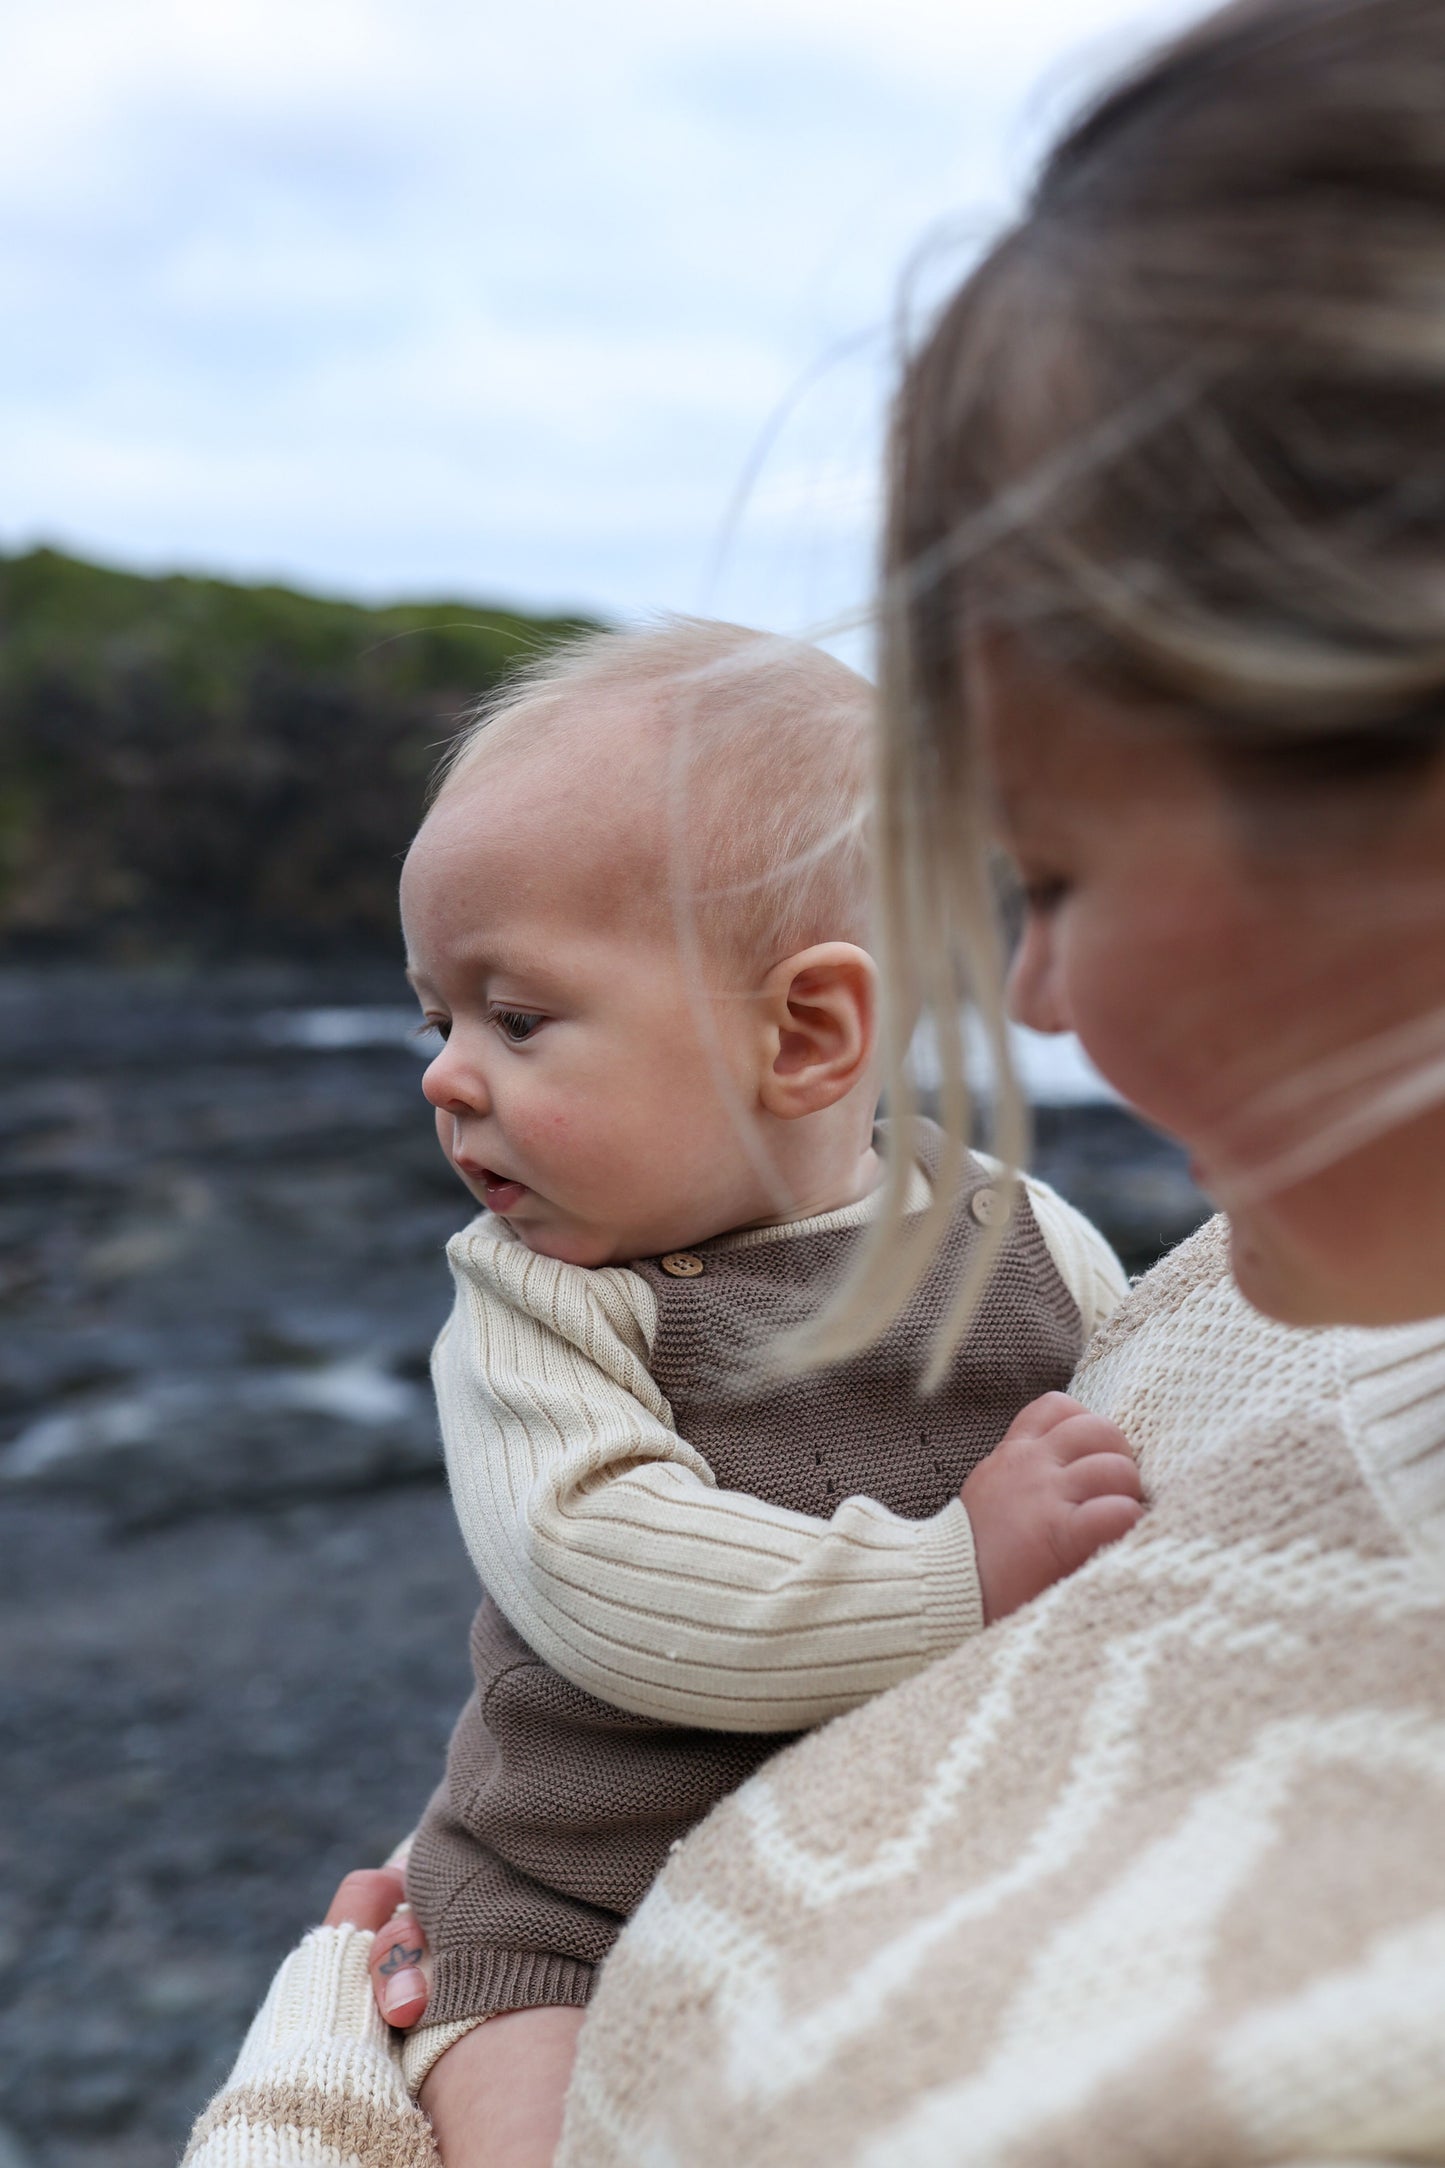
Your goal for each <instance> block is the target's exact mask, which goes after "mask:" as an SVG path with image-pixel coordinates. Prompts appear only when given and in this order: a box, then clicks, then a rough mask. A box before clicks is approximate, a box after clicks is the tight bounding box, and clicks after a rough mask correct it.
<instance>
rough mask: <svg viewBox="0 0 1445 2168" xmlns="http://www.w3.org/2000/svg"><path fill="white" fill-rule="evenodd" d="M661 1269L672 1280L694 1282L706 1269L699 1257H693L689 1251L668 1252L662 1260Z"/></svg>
mask: <svg viewBox="0 0 1445 2168" xmlns="http://www.w3.org/2000/svg"><path fill="white" fill-rule="evenodd" d="M662 1269H663V1271H664V1272H666V1273H668V1274H670V1275H671V1277H672V1278H673V1279H674V1280H695V1279H697V1277H698V1276H699V1274H700V1273H703V1272H705V1271H706V1270H707V1267H706V1265H704V1263H703V1261H702V1259H701V1258H700V1257H694V1256H693V1253H692V1251H691V1250H669V1251H668V1253H667V1255H666V1257H664V1258H663V1260H662Z"/></svg>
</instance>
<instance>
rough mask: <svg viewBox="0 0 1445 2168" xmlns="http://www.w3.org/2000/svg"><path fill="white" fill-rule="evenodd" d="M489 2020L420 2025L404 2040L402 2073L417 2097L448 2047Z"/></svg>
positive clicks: (474, 2018)
mask: <svg viewBox="0 0 1445 2168" xmlns="http://www.w3.org/2000/svg"><path fill="white" fill-rule="evenodd" d="M486 2022H487V2021H486V2019H485V2017H462V2018H457V2019H456V2020H455V2022H454V2023H452V2024H450V2025H434V2024H427V2025H417V2026H414V2027H413V2029H412V2030H411V2031H410V2032H409V2033H407V2034H406V2035H405V2036H404V2038H403V2040H402V2043H401V2074H402V2076H403V2077H404V2078H405V2080H406V2089H407V2091H408V2092H409V2093H410V2094H411V2097H412V2099H413V2100H415V2099H416V2096H417V2094H418V2093H419V2092H420V2091H421V2089H422V2087H423V2085H425V2083H426V2081H427V2079H428V2078H429V2077H430V2076H431V2073H432V2071H433V2069H434V2068H435V2066H436V2065H437V2064H438V2063H439V2062H440V2061H441V2059H442V2057H443V2056H444V2055H445V2054H446V2051H447V2049H448V2048H454V2047H455V2046H456V2044H457V2042H458V2041H459V2040H465V2039H466V2037H467V2034H468V2033H469V2032H475V2031H476V2029H477V2027H478V2026H479V2025H485V2024H486Z"/></svg>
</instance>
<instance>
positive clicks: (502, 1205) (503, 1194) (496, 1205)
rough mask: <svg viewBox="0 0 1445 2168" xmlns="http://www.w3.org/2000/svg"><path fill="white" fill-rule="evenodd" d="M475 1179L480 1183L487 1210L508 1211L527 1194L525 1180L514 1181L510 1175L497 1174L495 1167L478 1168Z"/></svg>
mask: <svg viewBox="0 0 1445 2168" xmlns="http://www.w3.org/2000/svg"><path fill="white" fill-rule="evenodd" d="M477 1179H478V1180H479V1181H480V1183H481V1185H482V1192H483V1195H484V1196H485V1197H486V1200H487V1210H488V1211H489V1212H510V1211H511V1210H512V1208H513V1206H514V1205H516V1204H518V1203H520V1201H521V1199H522V1198H523V1197H525V1196H526V1194H527V1185H526V1183H525V1182H514V1181H513V1180H512V1179H511V1177H510V1175H505V1174H499V1173H498V1172H497V1170H496V1168H495V1167H482V1168H479V1170H478V1174H477Z"/></svg>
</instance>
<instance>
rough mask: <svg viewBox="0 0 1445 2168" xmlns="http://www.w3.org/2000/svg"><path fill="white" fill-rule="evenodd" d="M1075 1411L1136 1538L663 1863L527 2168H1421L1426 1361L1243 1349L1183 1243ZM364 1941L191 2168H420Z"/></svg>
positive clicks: (1437, 1699) (1438, 2049)
mask: <svg viewBox="0 0 1445 2168" xmlns="http://www.w3.org/2000/svg"><path fill="white" fill-rule="evenodd" d="M1077 1389H1078V1390H1079V1392H1080V1396H1081V1397H1082V1398H1084V1399H1085V1400H1086V1401H1088V1402H1089V1404H1090V1405H1092V1406H1094V1407H1096V1408H1097V1409H1098V1410H1099V1411H1100V1412H1101V1413H1104V1414H1107V1415H1109V1416H1110V1417H1112V1418H1113V1419H1114V1420H1115V1421H1117V1422H1119V1423H1120V1424H1121V1425H1122V1426H1123V1427H1124V1429H1125V1430H1126V1431H1127V1432H1128V1433H1129V1435H1130V1436H1131V1437H1132V1438H1133V1439H1134V1441H1135V1443H1136V1446H1137V1448H1138V1450H1139V1453H1140V1459H1141V1464H1142V1466H1143V1468H1144V1472H1145V1475H1146V1480H1147V1483H1148V1486H1149V1489H1150V1491H1151V1494H1152V1497H1153V1510H1152V1512H1151V1514H1150V1516H1149V1518H1148V1520H1147V1521H1146V1522H1145V1524H1144V1525H1143V1527H1142V1528H1141V1529H1140V1530H1139V1531H1138V1532H1136V1534H1135V1535H1134V1536H1132V1537H1131V1538H1129V1539H1128V1540H1127V1541H1126V1542H1125V1543H1123V1544H1121V1545H1119V1546H1117V1547H1116V1548H1115V1549H1114V1550H1113V1551H1111V1552H1108V1553H1106V1554H1104V1555H1103V1556H1101V1557H1100V1558H1099V1559H1097V1560H1096V1561H1095V1562H1094V1563H1093V1564H1092V1565H1091V1566H1089V1567H1087V1568H1085V1570H1084V1571H1083V1572H1082V1573H1081V1574H1078V1575H1076V1576H1075V1577H1074V1578H1073V1579H1072V1580H1071V1581H1069V1582H1066V1583H1064V1584H1062V1585H1061V1586H1060V1587H1059V1588H1057V1589H1055V1590H1053V1591H1052V1592H1051V1593H1050V1594H1049V1595H1048V1596H1046V1597H1045V1598H1043V1599H1042V1600H1041V1601H1040V1602H1039V1603H1037V1604H1034V1605H1032V1606H1030V1607H1029V1608H1028V1609H1027V1610H1026V1611H1025V1612H1023V1613H1021V1614H1019V1615H1018V1617H1017V1618H1015V1619H1013V1620H1010V1621H1008V1622H1006V1624H1005V1625H1004V1626H1002V1627H1001V1628H998V1629H995V1630H994V1631H992V1632H990V1633H988V1634H986V1635H984V1636H983V1637H982V1638H981V1639H978V1640H975V1641H973V1642H971V1643H969V1644H967V1645H965V1646H964V1647H962V1648H960V1649H959V1650H958V1651H956V1652H955V1653H954V1654H952V1655H950V1656H948V1657H946V1658H944V1659H943V1660H942V1661H941V1662H939V1663H938V1664H936V1665H934V1666H933V1667H932V1668H931V1669H929V1670H928V1671H926V1672H924V1673H923V1674H922V1675H920V1676H919V1677H918V1678H916V1679H915V1680H913V1681H912V1683H910V1684H908V1685H906V1686H903V1687H901V1688H899V1689H897V1690H896V1691H894V1692H892V1693H890V1694H887V1695H885V1696H883V1697H882V1698H881V1699H879V1700H878V1701H875V1702H873V1703H871V1704H869V1705H868V1706H867V1707H866V1708H864V1709H861V1710H859V1711H857V1712H855V1713H854V1714H852V1715H850V1716H848V1717H845V1718H843V1719H841V1720H840V1721H838V1722H837V1723H834V1724H830V1725H828V1726H827V1727H826V1728H825V1729H824V1730H823V1731H821V1732H820V1733H818V1734H816V1735H815V1736H814V1737H812V1738H810V1739H807V1740H804V1741H802V1742H800V1743H799V1744H798V1745H797V1746H795V1747H793V1748H790V1749H788V1750H787V1751H786V1752H785V1753H784V1754H783V1755H782V1756H780V1757H779V1759H778V1760H777V1761H776V1762H774V1763H771V1764H770V1765H769V1767H768V1768H767V1769H766V1770H765V1771H764V1772H763V1773H762V1774H761V1775H760V1776H758V1777H757V1778H755V1779H754V1780H753V1781H752V1782H751V1783H750V1784H749V1785H747V1786H746V1787H745V1788H744V1789H743V1791H741V1792H740V1793H738V1794H737V1795H736V1796H735V1797H734V1798H733V1799H732V1800H730V1801H728V1802H727V1803H726V1804H725V1805H724V1806H723V1807H722V1808H721V1809H719V1811H718V1812H717V1813H716V1814H715V1815H714V1816H713V1817H712V1818H711V1819H710V1820H709V1821H708V1822H707V1823H706V1824H705V1825H704V1827H703V1828H702V1829H701V1830H700V1831H698V1832H697V1833H696V1834H695V1835H694V1836H693V1837H692V1838H690V1839H689V1840H688V1842H687V1843H686V1844H685V1845H684V1846H683V1848H682V1850H681V1851H680V1853H679V1854H678V1856H677V1858H676V1859H675V1861H674V1862H673V1863H672V1865H671V1866H670V1867H669V1869H668V1870H667V1872H666V1873H665V1874H664V1876H663V1878H662V1880H661V1882H660V1883H659V1884H658V1886H657V1888H656V1890H655V1891H654V1892H653V1894H652V1896H651V1897H649V1898H648V1899H647V1901H646V1902H645V1903H644V1905H643V1907H642V1910H641V1911H640V1913H639V1914H638V1916H637V1918H636V1919H635V1920H634V1922H633V1923H632V1925H631V1926H630V1927H629V1929H628V1930H627V1933H626V1934H625V1935H624V1937H623V1939H622V1941H621V1943H620V1944H619V1946H618V1948H617V1951H616V1953H615V1954H614V1956H613V1958H612V1959H611V1960H610V1961H609V1963H608V1965H607V1967H606V1968H605V1970H604V1974H603V1979H602V1983H601V1986H600V1989H599V1993H598V1997H597V2000H596V2002H595V2004H594V2006H593V2011H592V2014H591V2015H590V2017H589V2020H588V2025H587V2028H586V2031H585V2033H584V2036H583V2047H582V2054H581V2058H580V2061H579V2067H578V2073H577V2079H576V2082H575V2084H574V2086H573V2090H572V2095H571V2100H570V2104H569V2114H568V2123H567V2129H566V2132H565V2134H564V2138H563V2145H562V2152H561V2156H560V2159H559V2168H621V2164H622V2163H627V2164H628V2168H634V2164H640V2163H647V2164H656V2168H662V2164H673V2163H676V2164H679V2168H711V2164H714V2163H715V2164H718V2168H722V2164H723V2163H726V2164H727V2168H734V2164H735V2163H737V2162H738V2161H745V2162H747V2163H748V2164H749V2168H772V2164H778V2168H781V2164H783V2163H788V2164H790V2168H791V2164H801V2168H808V2164H811V2163H817V2164H818V2168H823V2164H824V2163H827V2164H829V2168H832V2164H834V2163H845V2162H846V2163H857V2164H859V2168H926V2164H928V2168H931V2164H935V2163H937V2164H939V2168H942V2164H944V2163H948V2164H954V2163H962V2162H967V2163H969V2164H970V2168H974V2164H980V2168H982V2164H989V2163H995V2162H997V2163H1005V2162H1006V2163H1010V2164H1014V2163H1018V2164H1028V2168H1045V2164H1049V2168H1052V2164H1057V2163H1090V2164H1095V2163H1097V2164H1099V2168H1105V2164H1107V2168H1116V2164H1130V2163H1135V2162H1137V2163H1139V2164H1140V2168H1143V2164H1144V2163H1146V2162H1147V2163H1150V2164H1159V2163H1166V2162H1167V2163H1178V2164H1184V2163H1190V2164H1195V2163H1200V2164H1203V2163H1211V2164H1213V2163H1218V2164H1220V2168H1224V2164H1226V2163H1227V2164H1235V2163H1244V2162H1265V2161H1272V2162H1286V2161H1289V2162H1295V2163H1298V2164H1303V2163H1305V2162H1312V2163H1322V2162H1324V2161H1325V2160H1329V2161H1332V2162H1335V2163H1337V2164H1339V2163H1344V2162H1346V2161H1356V2162H1360V2161H1366V2160H1368V2161H1378V2162H1383V2161H1385V2160H1415V2161H1418V2160H1427V2161H1437V2162H1440V2161H1445V1836H1442V1831H1445V1325H1440V1324H1436V1325H1430V1326H1420V1327H1408V1328H1400V1329H1398V1330H1395V1331H1390V1332H1381V1333H1365V1332H1343V1331H1342V1332H1319V1333H1293V1332H1289V1331H1286V1330H1285V1329H1283V1328H1281V1327H1278V1326H1274V1325H1271V1324H1269V1323H1267V1322H1266V1321H1264V1320H1262V1319H1260V1318H1258V1317H1256V1316H1255V1315H1254V1314H1253V1313H1251V1312H1249V1311H1248V1310H1246V1309H1245V1307H1244V1306H1243V1304H1242V1303H1241V1302H1240V1301H1239V1299H1238V1297H1237V1296H1236V1295H1235V1294H1234V1291H1233V1289H1232V1286H1231V1285H1230V1284H1229V1281H1228V1276H1227V1270H1226V1266H1225V1259H1224V1249H1223V1242H1222V1238H1221V1236H1220V1234H1219V1231H1218V1228H1217V1226H1215V1227H1212V1228H1211V1229H1209V1230H1206V1231H1205V1233H1204V1234H1203V1235H1202V1236H1200V1237H1196V1238H1195V1239H1194V1241H1193V1242H1191V1243H1189V1244H1187V1245H1186V1246H1185V1248H1184V1249H1183V1250H1182V1251H1180V1252H1177V1253H1176V1255H1175V1256H1174V1257H1173V1258H1172V1259H1170V1260H1167V1261H1166V1263H1165V1264H1164V1265H1163V1266H1161V1267H1160V1268H1158V1270H1157V1271H1156V1272H1155V1273H1153V1274H1152V1275H1150V1277H1149V1278H1148V1279H1147V1280H1146V1281H1144V1282H1143V1283H1141V1285H1140V1287H1139V1288H1138V1289H1136V1290H1135V1292H1134V1294H1133V1295H1132V1296H1131V1298H1130V1299H1129V1300H1128V1302H1126V1303H1125V1304H1124V1305H1123V1307H1122V1308H1121V1309H1120V1310H1119V1311H1118V1313H1117V1314H1116V1316H1115V1317H1114V1319H1113V1320H1112V1321H1111V1322H1110V1323H1109V1324H1108V1325H1107V1326H1106V1327H1105V1328H1104V1330H1103V1331H1102V1332H1101V1333H1100V1334H1099V1336H1098V1337H1097V1339H1096V1341H1095V1343H1094V1345H1093V1347H1092V1348H1091V1349H1090V1351H1089V1354H1088V1355H1087V1357H1086V1359H1085V1362H1084V1364H1083V1366H1082V1369H1081V1372H1080V1376H1079V1379H1078V1383H1077ZM368 1939H369V1938H367V1937H366V1936H364V1935H360V1934H358V1933H356V1932H354V1931H352V1930H349V1929H341V1930H326V1929H322V1930H318V1931H317V1932H316V1933H315V1934H313V1935H311V1936H309V1937H308V1938H307V1940H306V1942H305V1943H304V1944H303V1945H302V1947H301V1948H300V1949H299V1950H298V1951H296V1952H295V1953H294V1954H293V1956H292V1957H291V1958H290V1959H288V1960H287V1963H286V1965H285V1966H283V1968H282V1971H281V1973H280V1974H279V1975H278V1977H277V1980H276V1982H275V1983H274V1985H273V1987H272V1990H271V1993H270V1995H269V1997H268V1999H267V2002H266V2005H265V2007H264V2008H263V2010H262V2012H261V2014H260V2015H259V2017H258V2018H257V2020H256V2022H255V2024H254V2025H253V2027H252V2030H251V2033H250V2035H249V2036H248V2039H247V2041H246V2044H245V2046H244V2048H243V2050H242V2053H241V2057H240V2060H239V2062H238V2064H237V2067H236V2070H235V2072H234V2073H233V2076H232V2078H231V2081H230V2083H229V2084H228V2086H227V2087H226V2089H225V2090H224V2091H223V2092H222V2093H221V2094H220V2095H219V2096H218V2097H217V2099H216V2101H215V2102H214V2103H213V2104H212V2106H211V2107H210V2109H208V2111H207V2113H206V2114H205V2116H203V2117H202V2119H201V2122H200V2123H199V2124H198V2126H197V2129H196V2132H195V2135H194V2137H193V2140H192V2146H191V2151H190V2153H189V2154H188V2156H187V2158H188V2161H190V2162H191V2163H194V2164H195V2168H260V2164H262V2163H266V2164H272V2163H274V2164H278V2168H281V2164H294V2168H413V2164H415V2168H435V2158H436V2157H435V2151H434V2148H433V2147H432V2144H431V2139H430V2134H429V2131H428V2129H427V2126H426V2123H425V2120H424V2118H422V2117H421V2116H420V2114H419V2113H418V2111H417V2110H416V2108H415V2107H414V2105H413V2104H412V2102H411V2100H410V2097H409V2095H408V2093H407V2090H406V2087H405V2084H404V2082H403V2080H402V2077H401V2073H400V2068H399V2063H398V2060H397V2057H396V2054H395V2051H394V2048H393V2046H392V2044H391V2042H390V2040H389V2038H388V2035H387V2033H386V2030H385V2028H384V2027H383V2026H382V2025H381V2023H380V2021H379V2019H378V2018H377V2016H376V2012H375V2006H374V2004H373V2002H372V2000H371V1995H370V1990H369V1986H368V1983H367V1978H366V1969H365V1968H366V1949H367V1943H368Z"/></svg>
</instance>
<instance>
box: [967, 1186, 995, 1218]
mask: <svg viewBox="0 0 1445 2168" xmlns="http://www.w3.org/2000/svg"><path fill="white" fill-rule="evenodd" d="M968 1209H969V1211H970V1212H971V1213H972V1214H973V1216H974V1218H975V1219H976V1220H977V1221H978V1224H979V1226H980V1227H992V1225H993V1223H994V1220H995V1218H996V1217H997V1214H998V1191H997V1190H996V1189H976V1190H975V1191H974V1193H973V1195H972V1196H971V1197H970V1198H969V1200H968Z"/></svg>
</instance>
